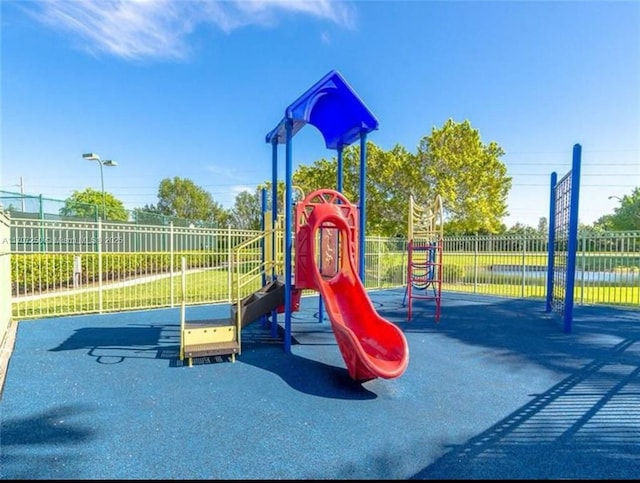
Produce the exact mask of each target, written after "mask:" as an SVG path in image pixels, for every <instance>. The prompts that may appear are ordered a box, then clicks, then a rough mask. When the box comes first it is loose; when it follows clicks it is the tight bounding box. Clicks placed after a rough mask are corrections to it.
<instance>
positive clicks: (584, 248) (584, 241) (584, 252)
mask: <svg viewBox="0 0 640 483" xmlns="http://www.w3.org/2000/svg"><path fill="white" fill-rule="evenodd" d="M581 239H582V257H581V258H582V277H581V278H582V280H581V281H580V305H584V279H585V276H584V271H585V270H584V269H585V267H586V266H587V259H586V256H587V237H586V234H585V231H583V232H582V237H581Z"/></svg>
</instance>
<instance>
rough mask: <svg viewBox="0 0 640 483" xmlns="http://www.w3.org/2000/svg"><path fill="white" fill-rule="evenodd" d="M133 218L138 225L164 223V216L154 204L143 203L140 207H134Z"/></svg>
mask: <svg viewBox="0 0 640 483" xmlns="http://www.w3.org/2000/svg"><path fill="white" fill-rule="evenodd" d="M132 217H133V220H134V221H135V222H136V223H137V224H138V225H165V224H166V223H165V222H166V220H165V216H164V215H163V214H162V213H160V210H159V209H158V207H157V206H156V205H154V204H150V205H149V204H145V205H144V206H143V207H142V208H134V209H133V213H132Z"/></svg>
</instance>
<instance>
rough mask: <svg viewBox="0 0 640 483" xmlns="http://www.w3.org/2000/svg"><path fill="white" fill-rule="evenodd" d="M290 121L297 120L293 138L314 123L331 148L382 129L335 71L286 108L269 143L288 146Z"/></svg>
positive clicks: (336, 147) (268, 137) (269, 135)
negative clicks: (287, 130) (286, 127)
mask: <svg viewBox="0 0 640 483" xmlns="http://www.w3.org/2000/svg"><path fill="white" fill-rule="evenodd" d="M289 119H290V120H292V121H293V130H292V134H291V135H292V136H295V135H296V133H297V132H298V131H299V130H300V129H302V128H303V127H304V126H305V125H306V124H311V125H312V126H315V127H316V128H317V129H318V130H319V131H320V133H321V134H322V136H323V137H324V141H325V144H326V146H327V148H328V149H338V148H339V147H340V146H348V145H349V144H351V143H353V142H355V141H356V140H358V139H359V138H360V133H362V132H364V133H369V132H371V131H374V130H376V129H378V120H377V119H376V118H375V116H374V115H373V114H372V113H371V111H370V110H369V109H368V108H367V106H366V105H365V104H364V102H362V100H361V99H360V97H358V95H357V94H356V93H355V91H354V90H353V89H352V88H351V87H350V86H349V84H347V81H346V80H344V78H343V77H342V76H341V75H340V74H339V73H338V72H337V71H335V70H332V71H331V72H329V73H328V74H327V75H325V76H324V77H323V78H322V79H320V80H319V81H318V82H316V83H315V84H314V85H313V86H312V87H311V88H310V89H308V90H307V91H306V92H305V93H304V94H302V95H301V96H300V97H299V98H298V99H296V100H295V101H294V102H293V103H292V104H290V105H289V106H288V107H287V108H286V109H285V114H284V118H283V119H282V121H280V122H279V123H278V125H277V126H276V127H275V129H273V130H272V131H271V132H269V134H267V136H266V141H267V142H268V143H271V142H273V141H274V140H275V141H277V143H279V144H284V143H286V141H287V137H286V131H285V125H286V122H287V120H289Z"/></svg>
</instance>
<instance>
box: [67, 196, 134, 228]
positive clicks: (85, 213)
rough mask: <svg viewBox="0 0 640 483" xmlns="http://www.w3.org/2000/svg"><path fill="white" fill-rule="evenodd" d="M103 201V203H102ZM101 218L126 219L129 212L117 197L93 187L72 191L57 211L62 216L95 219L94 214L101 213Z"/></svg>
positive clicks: (111, 219) (109, 219) (110, 219)
mask: <svg viewBox="0 0 640 483" xmlns="http://www.w3.org/2000/svg"><path fill="white" fill-rule="evenodd" d="M103 201H104V205H103ZM103 209H104V217H103V219H105V220H108V221H127V220H128V219H129V213H128V212H127V210H126V209H125V207H124V205H123V204H122V201H120V200H119V199H117V198H116V197H115V196H113V195H112V194H111V193H107V192H105V193H104V198H103V196H102V192H101V191H96V190H94V189H93V188H87V189H85V190H84V191H74V192H73V193H72V194H71V196H70V197H69V198H67V199H66V200H65V202H64V206H63V207H62V208H60V210H59V213H60V215H62V216H72V217H79V218H88V219H91V220H95V219H96V214H98V215H99V216H100V215H103Z"/></svg>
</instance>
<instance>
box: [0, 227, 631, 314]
mask: <svg viewBox="0 0 640 483" xmlns="http://www.w3.org/2000/svg"><path fill="white" fill-rule="evenodd" d="M259 234H260V232H256V231H251V230H232V229H210V228H197V227H196V228H190V227H174V226H173V225H170V226H151V225H148V226H145V225H135V224H128V223H101V222H100V221H98V222H71V221H53V220H42V221H40V220H27V219H12V220H11V234H10V240H9V243H10V247H11V290H12V298H13V304H12V312H13V316H14V318H18V319H25V318H39V317H48V316H58V315H71V314H84V313H103V312H113V311H122V310H134V309H135V310H137V309H150V308H160V307H174V306H177V305H178V304H179V302H180V300H178V297H179V296H180V294H181V291H180V284H181V270H180V260H181V258H182V257H185V258H186V260H187V294H186V303H188V304H209V303H228V302H231V300H232V293H233V292H232V277H231V274H230V273H229V263H230V261H231V257H232V252H233V249H234V248H235V247H237V246H238V245H240V244H242V243H245V242H247V241H248V240H251V239H253V238H255V237H256V236H257V235H259ZM254 248H255V247H254ZM406 251H407V244H406V240H405V239H402V238H383V237H367V238H366V244H365V256H366V259H365V267H366V273H365V280H364V282H365V286H366V287H367V288H369V289H377V288H390V287H404V286H406V280H407V274H406V272H407V253H406ZM243 260H245V262H246V263H247V266H255V265H258V264H260V263H261V262H262V250H258V249H252V250H251V253H249V252H247V253H245V254H244V255H243ZM577 264H578V268H577V272H576V291H577V292H576V296H575V300H576V302H577V303H582V304H596V303H602V304H619V305H624V306H629V307H640V232H628V233H627V232H625V233H623V232H612V233H603V234H600V235H588V236H587V235H584V236H583V237H582V238H581V240H580V244H579V252H578V256H577ZM443 265H444V275H443V280H442V282H443V283H442V288H443V290H445V291H446V290H449V291H462V292H473V293H487V294H493V295H500V296H507V297H517V298H521V297H538V298H541V299H542V298H544V296H545V289H546V265H547V242H546V239H545V238H544V237H524V236H468V237H445V239H444V255H443Z"/></svg>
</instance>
